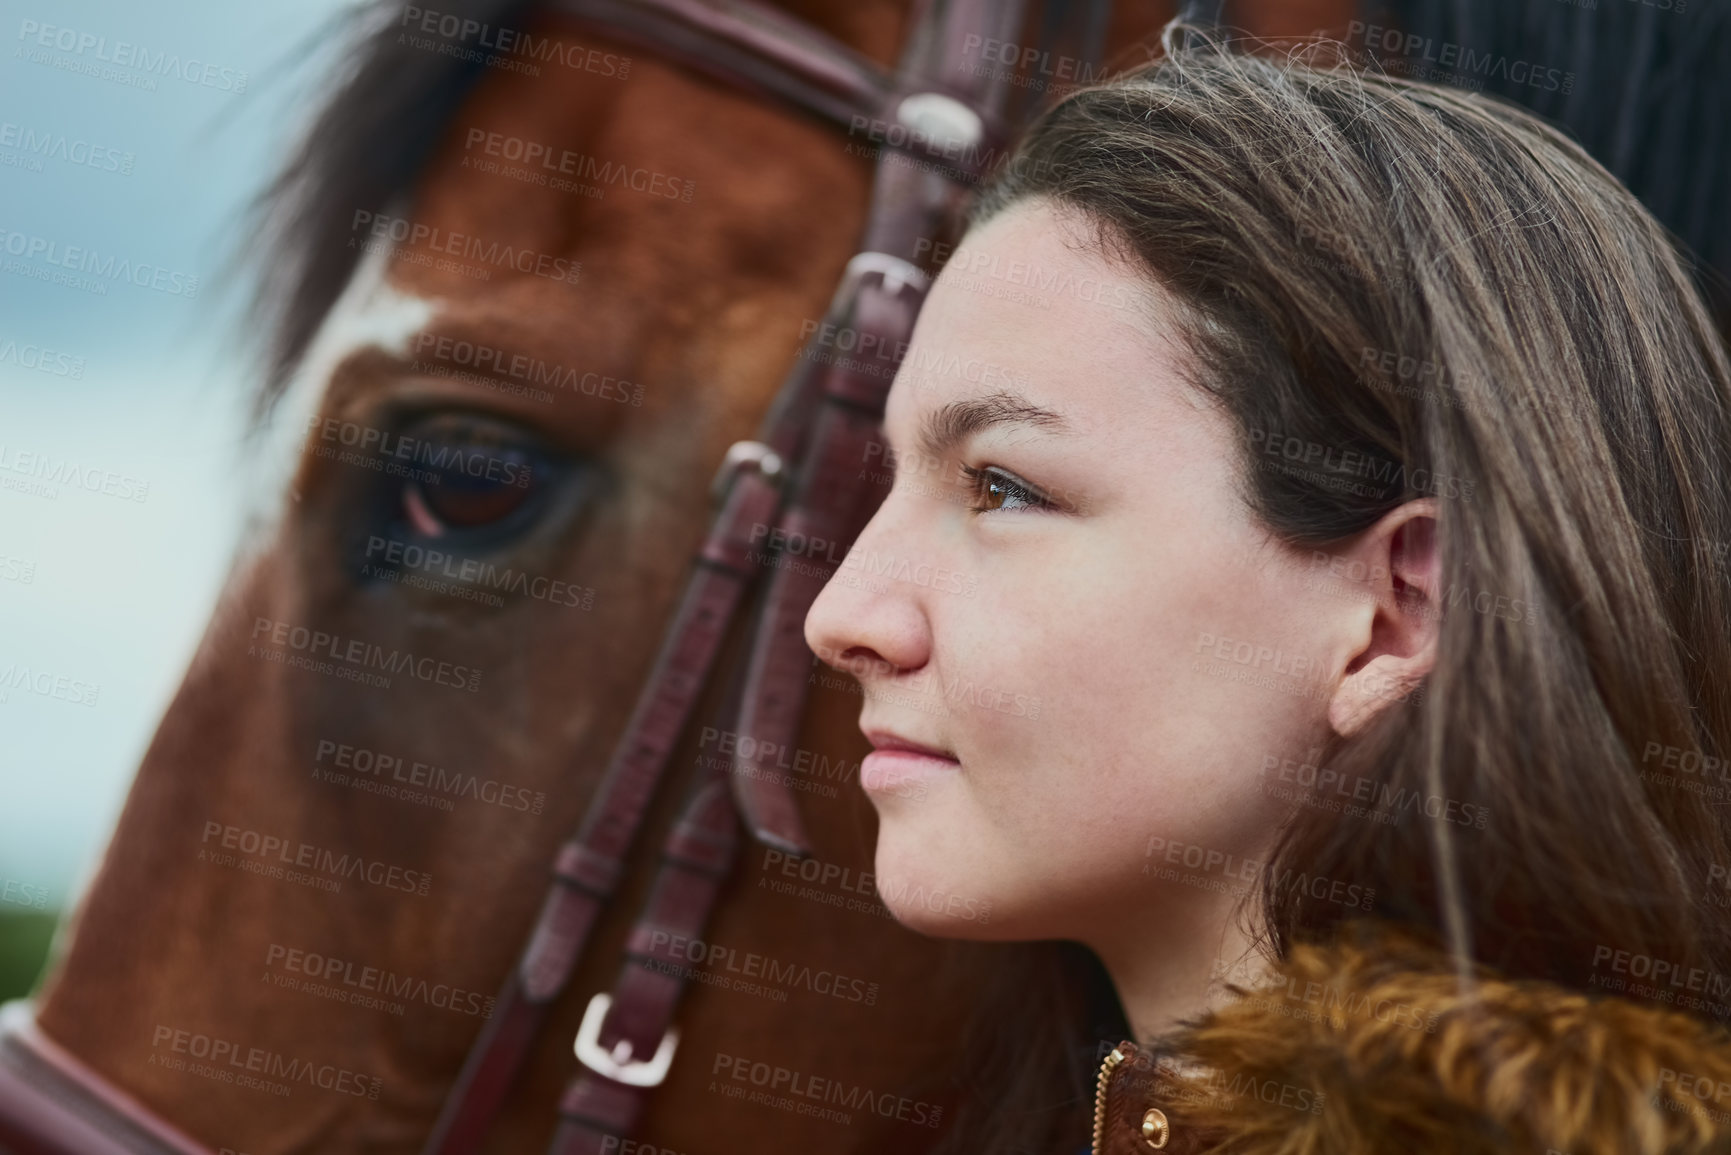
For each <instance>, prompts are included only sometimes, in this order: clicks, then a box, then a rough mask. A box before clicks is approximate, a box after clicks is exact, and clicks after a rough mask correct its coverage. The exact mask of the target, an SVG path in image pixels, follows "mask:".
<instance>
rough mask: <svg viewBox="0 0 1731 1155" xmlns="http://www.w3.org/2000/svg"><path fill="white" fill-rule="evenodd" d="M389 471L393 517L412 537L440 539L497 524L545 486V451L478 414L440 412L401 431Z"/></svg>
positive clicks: (509, 520)
mask: <svg viewBox="0 0 1731 1155" xmlns="http://www.w3.org/2000/svg"><path fill="white" fill-rule="evenodd" d="M394 457H395V459H396V460H395V462H393V465H400V469H393V472H397V473H398V476H399V478H400V486H399V488H398V489H397V494H398V498H397V504H398V508H397V509H396V510H395V511H394V512H395V514H396V516H397V518H399V519H401V521H402V522H403V523H405V524H406V525H407V527H408V528H409V529H410V530H411V531H412V532H413V533H414V534H416V535H418V536H420V537H423V538H442V537H446V536H448V535H464V534H474V533H478V532H484V531H486V530H489V529H502V528H505V527H507V526H509V525H511V524H513V523H516V522H518V521H521V520H523V517H522V516H521V515H523V514H524V513H525V511H526V510H527V509H528V508H529V507H530V506H532V505H534V504H536V499H537V498H538V497H539V496H540V495H541V493H542V492H543V490H545V489H546V488H547V487H548V485H549V484H550V482H551V480H552V478H551V472H552V470H551V468H550V465H551V463H550V461H549V459H548V456H547V454H545V453H544V452H542V451H541V450H540V448H539V447H538V446H537V445H536V444H535V443H534V442H533V441H532V440H531V439H530V438H529V437H528V435H526V434H524V433H523V432H521V431H519V430H517V429H515V428H513V427H511V426H508V425H504V424H502V423H499V422H496V421H491V420H486V419H482V418H476V417H467V416H458V415H444V416H439V417H434V418H430V419H428V420H425V421H421V422H417V423H415V424H413V425H411V426H408V427H407V428H405V429H404V430H403V433H402V436H401V440H400V443H399V446H398V447H397V448H396V450H395V453H394Z"/></svg>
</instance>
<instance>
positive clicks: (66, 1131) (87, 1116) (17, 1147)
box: [0, 1002, 212, 1155]
mask: <svg viewBox="0 0 1731 1155" xmlns="http://www.w3.org/2000/svg"><path fill="white" fill-rule="evenodd" d="M0 1151H5V1152H7V1153H8V1155H212V1152H211V1150H210V1148H208V1147H205V1146H204V1145H203V1144H201V1143H199V1142H198V1141H197V1140H195V1139H193V1138H192V1137H191V1136H190V1135H187V1134H186V1133H185V1132H184V1131H181V1130H179V1129H178V1128H176V1127H174V1126H172V1125H171V1124H168V1123H165V1122H163V1120H162V1119H161V1118H159V1117H158V1116H157V1115H156V1114H155V1113H153V1112H152V1111H151V1110H150V1108H148V1107H146V1106H145V1105H144V1104H142V1103H140V1102H139V1101H138V1100H137V1099H134V1098H133V1097H132V1096H130V1095H128V1094H126V1093H125V1092H124V1091H122V1090H120V1089H119V1088H118V1087H116V1086H115V1085H114V1084H113V1083H110V1082H109V1081H108V1080H107V1079H104V1078H103V1077H102V1076H101V1075H99V1074H97V1073H96V1072H95V1071H93V1070H91V1069H90V1068H89V1067H87V1066H85V1065H84V1064H83V1063H82V1062H80V1061H79V1060H78V1058H77V1057H76V1056H74V1055H73V1054H72V1052H70V1051H68V1050H66V1049H65V1048H64V1047H62V1046H60V1045H59V1044H58V1043H56V1042H54V1040H52V1039H50V1038H49V1037H48V1036H47V1035H44V1034H43V1033H42V1031H41V1029H40V1028H38V1027H37V1026H36V1023H35V1020H34V1018H33V1017H32V1015H31V1012H30V1006H29V1004H28V1003H25V1002H14V1003H7V1004H6V1005H5V1006H4V1007H0Z"/></svg>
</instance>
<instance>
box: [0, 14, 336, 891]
mask: <svg viewBox="0 0 1731 1155" xmlns="http://www.w3.org/2000/svg"><path fill="white" fill-rule="evenodd" d="M348 6H349V4H348V3H347V2H344V3H339V2H337V0H244V2H240V3H236V2H234V0H169V2H163V0H0V44H3V45H4V51H3V54H0V485H4V484H5V483H6V482H8V481H10V482H12V483H14V484H16V483H20V482H22V483H25V484H28V483H29V478H28V477H26V476H24V475H22V474H20V473H18V472H17V471H16V470H17V465H18V462H19V456H18V455H19V454H21V453H31V454H46V455H48V457H49V458H51V459H52V460H53V461H54V462H56V463H58V462H59V461H60V460H61V459H63V458H71V459H72V460H73V461H74V462H76V463H77V464H78V465H79V466H81V467H84V468H86V469H100V470H105V471H108V472H109V473H110V474H117V475H120V477H119V478H117V479H116V480H115V482H114V484H113V486H112V488H115V489H118V490H122V491H131V490H133V489H134V488H135V484H129V483H136V482H139V481H146V482H148V483H149V490H148V495H147V497H146V498H145V500H144V501H142V502H138V501H132V500H126V499H125V498H123V497H120V496H113V495H108V494H103V493H100V492H85V491H82V490H79V489H77V488H74V487H72V486H68V485H66V484H59V485H54V486H52V489H53V490H54V491H55V495H54V496H53V497H47V496H42V495H38V494H33V493H28V492H19V491H18V490H17V489H16V488H14V489H6V488H0V696H4V698H5V701H4V702H3V703H0V881H3V880H6V879H11V880H13V881H14V882H16V883H20V884H25V885H29V886H31V887H33V888H34V887H40V888H45V889H46V890H47V891H48V893H49V895H50V900H49V901H50V906H53V905H55V904H57V903H59V902H60V901H62V900H63V899H64V898H65V897H66V896H67V895H68V894H69V893H71V892H73V891H74V890H75V888H76V887H77V886H79V885H81V884H82V881H83V879H84V878H85V876H86V875H87V873H88V872H89V870H90V869H91V868H92V867H93V866H94V865H95V859H96V856H97V855H99V854H100V853H101V849H102V845H103V843H104V842H105V841H106V839H107V836H108V832H109V830H110V828H111V827H112V825H113V823H114V820H115V817H116V816H117V814H118V812H119V807H120V805H121V803H122V801H123V800H124V796H125V790H126V787H127V785H128V783H129V781H130V779H131V777H132V771H133V768H134V766H135V764H136V763H137V761H138V758H139V756H140V754H141V753H142V752H143V750H144V747H145V744H146V743H147V742H148V741H149V738H150V736H151V733H152V732H153V731H154V729H155V726H156V722H157V719H158V717H159V716H160V715H161V713H162V711H163V709H164V707H165V706H166V704H167V702H168V700H169V698H170V696H171V695H172V694H173V692H174V689H175V687H176V686H177V685H178V683H179V682H180V678H181V675H182V672H183V671H184V669H185V666H186V663H187V661H188V660H189V659H190V657H191V655H192V652H193V649H194V647H195V645H196V644H197V641H198V637H199V634H200V632H201V631H202V629H203V626H204V622H205V620H206V619H207V618H208V617H209V615H210V610H211V607H212V605H213V603H214V600H215V598H216V595H217V592H218V590H219V589H220V587H221V584H222V581H223V578H224V576H225V574H226V571H227V568H228V565H229V562H230V559H231V558H232V556H233V551H234V548H235V545H236V543H237V541H238V537H239V529H240V524H241V516H242V515H243V514H244V513H245V512H246V508H247V507H246V505H245V504H244V503H246V502H248V501H251V500H256V498H257V494H255V493H251V492H249V490H250V489H251V488H252V486H251V485H250V484H249V480H248V479H249V477H250V475H249V474H248V473H247V471H246V469H245V468H244V466H245V464H246V462H245V458H246V448H247V446H246V443H245V442H244V441H243V439H242V434H243V429H244V423H243V405H244V402H245V399H246V397H247V395H248V393H249V392H250V390H251V389H252V387H253V379H252V375H251V373H250V372H249V369H248V363H247V362H246V360H245V359H244V356H243V350H244V345H243V343H242V339H241V336H242V335H241V334H240V333H239V332H238V325H239V323H238V321H237V319H236V318H237V315H238V307H237V306H238V305H239V297H240V291H241V289H242V288H243V283H242V282H237V281H235V280H233V279H232V278H223V277H221V276H219V274H221V273H222V272H223V270H224V268H225V267H226V266H227V265H228V264H229V262H230V258H231V255H232V253H233V252H234V250H235V248H236V246H237V245H238V246H239V247H240V248H241V249H242V250H244V249H245V248H246V247H247V241H248V238H247V237H245V236H244V235H243V234H242V231H241V230H242V225H243V224H244V218H243V213H244V210H245V208H246V206H247V204H248V203H249V201H250V200H251V198H252V197H253V196H254V195H255V194H256V193H257V191H258V189H259V187H260V186H261V185H262V184H263V183H264V182H265V181H266V180H267V179H268V177H269V175H270V173H271V172H272V171H273V167H274V166H275V165H276V164H277V163H278V161H279V160H280V158H281V157H282V156H283V155H284V154H285V152H286V150H287V149H288V148H289V146H290V144H291V142H292V141H293V140H294V139H295V138H296V136H297V133H298V132H299V130H300V129H301V127H302V126H303V124H304V122H305V120H306V119H307V118H308V116H309V115H310V112H311V109H312V104H313V101H314V100H315V99H316V95H317V89H318V85H317V81H318V79H319V78H320V77H321V76H322V75H323V67H324V65H326V64H327V63H328V61H329V50H328V48H318V47H315V48H314V50H313V51H312V52H311V53H310V54H309V53H307V52H304V51H302V50H303V49H304V48H305V47H306V46H307V45H308V44H309V42H311V43H313V44H314V45H315V46H316V45H317V44H320V43H323V42H321V41H317V40H314V39H312V38H314V37H315V34H316V33H317V32H318V31H319V30H320V29H321V28H323V27H325V25H326V24H327V22H328V21H329V20H330V19H331V17H332V16H333V15H334V14H335V13H337V12H338V11H340V10H342V9H344V8H346V7H348ZM35 26H53V27H54V28H56V29H59V30H70V31H71V32H72V33H74V34H76V35H78V36H81V37H84V38H86V40H85V41H84V42H83V43H84V45H85V46H84V48H83V50H82V51H79V50H78V48H77V45H78V44H79V41H77V40H74V39H72V38H70V37H68V36H67V33H66V32H64V31H60V32H57V33H56V34H55V35H56V36H57V37H58V38H59V43H61V44H72V45H73V49H72V50H71V51H61V50H59V49H57V48H43V47H41V46H40V45H39V44H38V42H37V37H36V34H33V31H32V30H33V28H34V27H35ZM94 38H101V39H102V41H103V45H102V46H101V47H100V48H99V47H97V46H96V45H95V43H94ZM119 42H127V43H129V44H131V45H134V46H136V48H135V49H126V50H122V51H125V52H134V51H138V50H143V52H144V53H145V59H146V60H148V61H154V60H155V59H157V58H158V56H159V54H160V55H162V56H167V57H174V56H178V57H180V58H181V60H182V62H183V67H184V62H185V61H188V60H196V61H198V62H199V63H200V64H201V65H204V64H208V65H214V66H215V69H216V71H213V72H211V73H210V74H209V79H210V83H209V84H203V83H193V82H189V81H188V80H186V79H183V78H182V77H181V76H178V75H175V74H174V73H172V72H170V73H167V74H161V73H153V72H149V71H147V70H146V69H145V68H142V67H139V66H138V65H137V64H136V63H133V64H132V66H131V67H127V66H125V65H126V64H127V63H128V61H126V60H125V59H122V60H121V62H120V66H118V67H117V65H116V64H114V63H105V62H103V61H102V60H100V59H99V58H98V54H99V53H102V54H106V55H108V56H110V57H113V56H114V53H115V52H116V47H115V46H116V44H117V43H119ZM136 59H137V58H136V57H134V58H133V60H134V61H136ZM101 69H112V70H113V71H114V72H116V73H118V74H120V75H122V76H124V77H129V78H132V79H135V80H136V79H138V78H143V77H153V78H154V79H155V90H154V91H149V90H146V89H145V88H143V87H138V86H135V85H132V84H127V83H123V82H121V81H120V80H117V79H115V78H113V77H112V76H107V75H90V74H88V73H87V72H86V71H80V70H101ZM224 69H226V70H228V71H227V73H226V74H225V73H223V72H222V71H221V70H224ZM240 73H245V75H246V80H245V90H244V92H241V93H238V94H237V93H236V92H234V91H229V90H227V89H231V88H233V87H235V86H237V85H238V74H240ZM196 75H198V74H195V76H196ZM25 131H29V132H33V133H35V134H37V138H38V139H39V140H40V139H41V138H42V136H43V135H44V134H46V135H47V136H49V137H50V138H61V137H63V138H64V142H65V145H66V146H67V148H66V151H68V152H69V153H72V154H74V155H76V156H77V157H78V158H80V159H82V158H84V157H85V156H86V149H85V148H84V147H78V148H74V147H73V146H75V145H84V146H91V145H93V146H95V147H96V148H97V149H98V150H108V149H112V150H115V151H114V152H113V153H110V152H106V151H99V152H98V153H97V154H96V155H97V156H98V157H100V158H101V159H99V160H98V162H97V163H95V164H88V163H85V164H80V163H73V162H71V161H69V160H66V159H60V158H59V157H52V156H51V157H46V158H44V157H40V156H38V157H36V158H35V159H32V158H31V157H30V154H28V153H26V152H25V151H24V149H23V148H22V147H21V143H22V141H23V139H24V138H23V136H22V133H23V132H25ZM50 147H52V148H56V149H57V148H58V145H51V146H50ZM128 153H130V154H131V155H132V160H131V164H130V168H131V172H130V173H125V172H114V171H106V168H107V167H108V165H109V163H110V160H109V158H110V157H114V158H116V159H115V161H114V162H113V163H116V164H118V163H120V161H119V159H118V158H120V157H124V155H125V154H128ZM20 159H22V160H24V161H25V163H23V164H20V163H18V161H19V160H20ZM38 163H39V164H40V171H35V170H34V168H35V166H36V165H37V164H38ZM23 238H41V239H43V240H46V241H49V242H52V243H55V244H57V245H59V246H62V248H61V249H60V250H58V251H60V252H64V246H72V245H76V246H82V247H84V248H87V249H89V250H92V251H93V252H95V253H97V254H99V255H100V257H101V259H103V260H106V259H107V258H108V257H109V256H111V255H112V256H114V257H117V258H120V259H125V260H129V261H131V262H133V263H134V264H139V263H148V264H151V265H155V266H159V267H163V268H166V269H167V270H170V271H171V272H173V273H182V274H191V275H196V276H197V277H198V278H199V285H198V289H197V295H196V296H195V297H192V298H188V297H187V296H185V295H176V294H172V293H169V292H163V291H156V290H154V289H152V288H149V287H141V286H138V285H133V284H130V283H127V282H126V281H118V282H108V283H107V292H106V294H105V295H101V294H98V293H95V292H91V291H86V290H84V289H81V288H78V287H73V286H67V285H60V284H53V283H49V282H46V281H43V280H39V279H36V278H35V277H33V276H31V275H30V274H29V273H28V272H26V271H20V269H21V266H22V267H25V268H28V269H33V270H36V271H38V272H41V271H51V270H53V269H54V266H53V265H51V264H49V263H48V262H47V261H46V260H45V259H44V258H43V257H42V256H41V255H40V254H39V255H38V256H36V257H35V258H34V259H33V258H31V257H29V256H28V255H26V256H24V257H18V256H15V255H13V253H14V252H15V251H16V248H17V246H19V245H22V244H26V243H28V242H27V241H25V240H24V239H23ZM9 342H10V343H11V344H8V343H9ZM26 347H28V348H29V349H41V348H46V349H50V350H52V351H53V353H54V354H56V355H63V359H62V357H61V356H56V357H54V358H52V359H51V360H50V365H51V366H53V367H54V368H56V369H58V370H60V372H59V373H56V372H44V371H41V370H39V369H32V368H27V367H25V366H24V365H23V364H21V362H22V361H25V360H29V359H31V357H32V356H34V354H30V353H28V352H27V348H26ZM79 359H82V376H79V377H74V376H72V375H70V374H69V373H67V372H66V371H67V370H68V369H70V368H71V367H74V366H77V365H78V363H79ZM26 468H28V467H26ZM32 570H33V573H32ZM26 573H32V580H30V581H24V580H20V579H21V578H22V576H23V575H24V574H26ZM26 669H27V670H28V671H29V672H30V674H31V675H32V676H33V677H36V678H38V679H40V676H41V675H42V674H49V675H52V676H54V677H57V678H65V679H68V680H69V681H67V682H63V683H60V685H61V690H60V695H61V696H59V697H56V696H54V694H53V693H52V692H51V693H49V694H46V695H45V694H40V693H35V692H32V691H30V690H28V689H22V688H17V687H13V688H10V689H9V688H8V681H7V679H8V677H9V676H10V677H11V678H13V679H16V678H17V677H19V676H20V671H22V670H26ZM9 671H10V675H9ZM72 680H75V681H76V682H79V683H85V684H94V685H96V686H98V687H100V689H99V690H98V691H97V692H96V694H95V704H94V705H93V706H86V705H80V704H77V703H76V702H75V701H70V700H67V699H69V698H74V697H81V696H86V695H87V694H88V691H85V690H81V689H77V688H74V687H73V686H72V684H71V682H72ZM39 684H41V685H43V686H52V685H53V683H51V682H47V681H41V682H39Z"/></svg>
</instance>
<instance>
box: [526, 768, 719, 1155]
mask: <svg viewBox="0 0 1731 1155" xmlns="http://www.w3.org/2000/svg"><path fill="white" fill-rule="evenodd" d="M738 848H739V820H738V818H737V817H736V816H735V814H734V811H733V804H732V801H731V799H730V798H729V796H728V792H727V783H726V781H725V779H724V778H723V777H722V775H720V774H719V773H718V774H715V775H713V776H712V777H710V779H709V780H708V781H706V782H705V783H704V784H703V786H702V787H700V788H699V789H698V791H697V793H696V795H695V796H694V797H693V798H692V800H691V802H690V803H689V804H688V806H687V807H686V811H685V814H684V815H683V816H682V817H681V819H680V821H679V822H678V824H677V825H675V826H674V828H673V832H672V834H671V835H670V836H669V837H668V839H667V844H666V846H665V848H664V849H663V851H662V861H661V868H660V870H659V871H658V872H657V874H656V877H655V884H654V887H653V889H652V890H651V892H650V895H649V899H648V901H647V902H646V903H645V904H644V907H643V912H642V913H641V915H639V917H638V921H637V925H636V926H635V927H634V928H633V929H632V932H631V938H630V940H629V941H628V943H627V945H626V949H625V965H624V967H623V968H622V969H621V971H620V974H619V977H618V978H617V979H616V980H615V982H614V987H613V993H612V997H611V1003H612V1009H611V1011H610V1013H609V1014H608V1015H607V1016H606V1018H605V1019H604V1020H602V1023H601V1029H600V1032H599V1038H598V1039H597V1043H598V1045H599V1047H600V1049H601V1050H602V1051H606V1052H610V1053H612V1054H613V1055H614V1057H615V1058H616V1059H617V1060H619V1061H630V1062H642V1061H644V1060H647V1059H648V1058H649V1057H650V1056H653V1055H656V1054H658V1053H659V1049H660V1048H661V1047H662V1046H663V1040H664V1039H667V1038H668V1037H669V1036H668V1032H669V1031H670V1030H671V1029H672V1026H673V1017H674V1012H675V1010H676V1009H677V1007H678V1005H679V997H680V995H681V994H682V993H684V990H685V984H686V982H687V979H688V976H689V975H690V973H691V972H692V970H693V969H694V968H695V967H696V966H697V965H699V964H697V963H693V961H692V960H691V959H690V958H689V957H688V956H689V954H690V944H691V943H694V942H699V941H701V940H702V937H703V932H704V928H705V927H706V926H707V925H708V923H709V916H710V912H711V911H712V910H714V908H715V902H716V899H717V897H718V895H719V893H720V890H721V887H722V885H723V883H725V882H726V880H727V876H728V874H729V873H731V870H732V867H733V860H734V856H735V855H736V853H737V852H738ZM621 1042H623V1043H624V1044H625V1046H624V1047H623V1048H621V1047H620V1043H621ZM616 1048H617V1050H616ZM652 1089H653V1087H652V1086H633V1085H628V1084H627V1083H624V1082H620V1081H617V1080H615V1079H613V1078H610V1077H608V1073H607V1072H606V1070H605V1068H604V1067H603V1069H602V1070H596V1069H593V1068H590V1067H588V1066H585V1068H584V1069H583V1070H582V1071H581V1073H580V1074H579V1075H578V1077H577V1078H576V1079H575V1080H574V1081H573V1082H572V1084H571V1085H570V1087H569V1088H568V1089H567V1090H566V1092H565V1095H564V1097H563V1098H562V1099H561V1100H560V1103H559V1115H560V1121H559V1127H558V1130H557V1132H556V1133H555V1135H554V1138H553V1143H552V1146H550V1147H549V1148H548V1155H600V1153H601V1152H604V1151H606V1150H608V1149H609V1145H608V1142H607V1140H608V1139H609V1137H612V1138H613V1139H615V1140H616V1141H620V1142H621V1143H622V1141H623V1140H625V1139H629V1138H630V1137H631V1135H632V1133H633V1132H634V1131H635V1130H636V1127H637V1124H638V1121H639V1119H640V1118H641V1116H642V1113H643V1107H644V1104H645V1102H646V1101H647V1100H648V1096H649V1094H650V1092H651V1090H652ZM613 1149H614V1150H617V1149H618V1146H617V1145H616V1146H614V1147H613Z"/></svg>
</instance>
